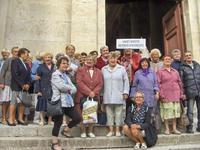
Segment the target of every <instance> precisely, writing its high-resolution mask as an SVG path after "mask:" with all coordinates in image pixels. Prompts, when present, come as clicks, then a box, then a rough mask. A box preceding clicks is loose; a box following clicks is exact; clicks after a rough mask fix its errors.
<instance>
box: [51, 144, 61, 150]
mask: <svg viewBox="0 0 200 150" xmlns="http://www.w3.org/2000/svg"><path fill="white" fill-rule="evenodd" d="M55 146H60V144H59V143H52V144H51V150H57V149H55ZM61 150H64V149H63V148H62V149H61Z"/></svg>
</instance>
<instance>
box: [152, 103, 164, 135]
mask: <svg viewBox="0 0 200 150" xmlns="http://www.w3.org/2000/svg"><path fill="white" fill-rule="evenodd" d="M151 123H152V124H153V125H154V127H155V129H156V131H157V133H159V132H160V131H161V128H162V119H161V116H160V110H159V103H157V104H156V105H155V107H153V110H152V113H151Z"/></svg>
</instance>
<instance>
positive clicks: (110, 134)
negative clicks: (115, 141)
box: [106, 132, 114, 137]
mask: <svg viewBox="0 0 200 150" xmlns="http://www.w3.org/2000/svg"><path fill="white" fill-rule="evenodd" d="M113 135H114V133H113V132H109V133H108V134H107V135H106V136H107V137H111V136H113Z"/></svg>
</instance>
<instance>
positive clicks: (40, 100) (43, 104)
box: [36, 96, 47, 112]
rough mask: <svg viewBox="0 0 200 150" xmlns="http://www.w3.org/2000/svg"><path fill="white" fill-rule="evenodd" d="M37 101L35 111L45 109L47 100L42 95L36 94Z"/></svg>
mask: <svg viewBox="0 0 200 150" xmlns="http://www.w3.org/2000/svg"><path fill="white" fill-rule="evenodd" d="M37 98H38V101H37V105H36V111H44V112H46V111H47V100H46V99H44V98H43V97H42V96H38V97H37Z"/></svg>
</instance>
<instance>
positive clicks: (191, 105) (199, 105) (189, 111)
mask: <svg viewBox="0 0 200 150" xmlns="http://www.w3.org/2000/svg"><path fill="white" fill-rule="evenodd" d="M195 102H196V106H197V119H198V122H197V128H200V97H199V96H196V97H195V98H193V99H188V101H187V116H188V119H189V125H188V126H187V129H192V128H193V116H194V112H193V110H194V103H195Z"/></svg>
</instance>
